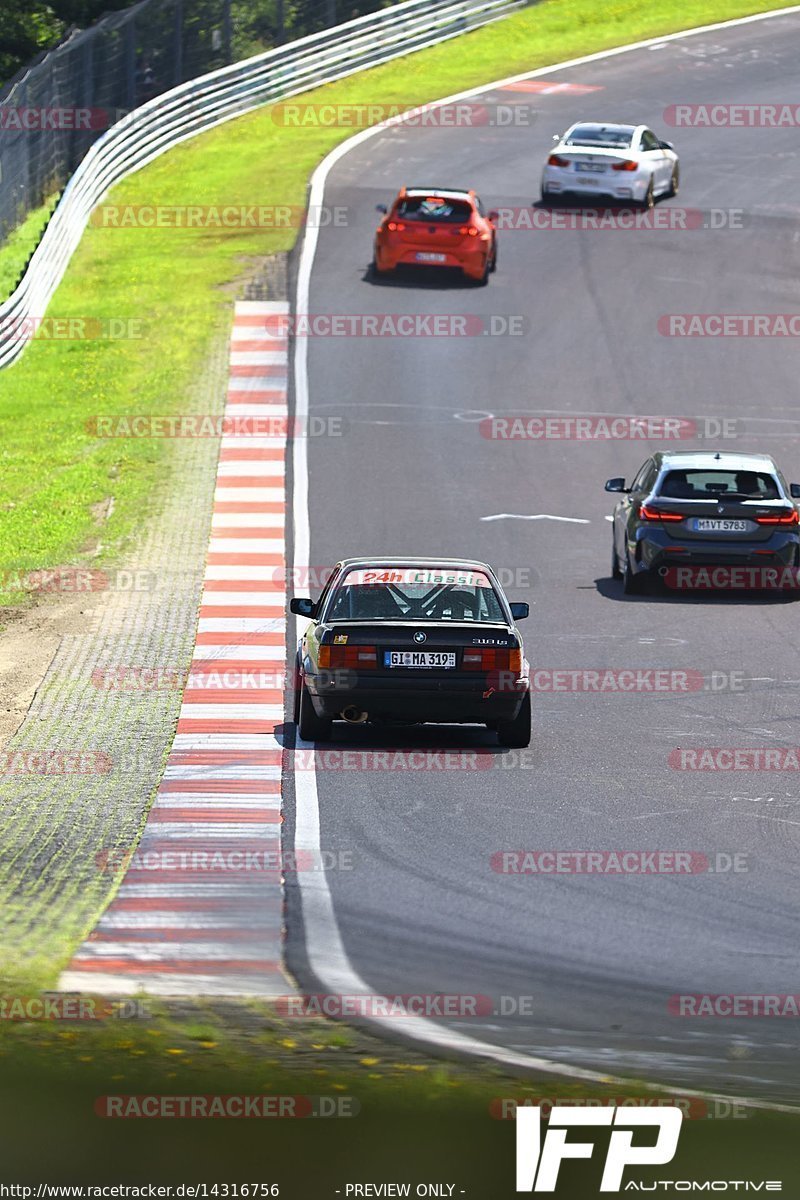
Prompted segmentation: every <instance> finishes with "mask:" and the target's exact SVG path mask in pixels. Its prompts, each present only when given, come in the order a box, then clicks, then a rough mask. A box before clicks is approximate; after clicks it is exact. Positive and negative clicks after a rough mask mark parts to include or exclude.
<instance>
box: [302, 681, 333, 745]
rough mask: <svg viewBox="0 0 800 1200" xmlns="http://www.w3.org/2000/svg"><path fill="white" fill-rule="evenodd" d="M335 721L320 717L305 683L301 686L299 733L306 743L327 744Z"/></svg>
mask: <svg viewBox="0 0 800 1200" xmlns="http://www.w3.org/2000/svg"><path fill="white" fill-rule="evenodd" d="M332 727H333V721H331V720H330V719H329V718H327V717H318V716H317V714H316V712H315V711H314V705H313V704H312V703H311V697H310V696H309V694H308V689H307V688H306V685H305V683H301V685H300V701H299V705H298V714H297V732H298V733H299V734H300V737H301V738H302V739H303V741H304V742H327V740H328V739H329V737H330V736H331V729H332Z"/></svg>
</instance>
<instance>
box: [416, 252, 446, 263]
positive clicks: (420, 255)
mask: <svg viewBox="0 0 800 1200" xmlns="http://www.w3.org/2000/svg"><path fill="white" fill-rule="evenodd" d="M416 259H417V262H446V261H447V255H446V254H431V253H429V251H427V250H419V251H418V252H417V255H416Z"/></svg>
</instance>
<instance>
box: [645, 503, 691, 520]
mask: <svg viewBox="0 0 800 1200" xmlns="http://www.w3.org/2000/svg"><path fill="white" fill-rule="evenodd" d="M639 516H640V517H641V518H642V520H643V521H682V520H683V513H676V512H662V511H660V510H659V509H657V508H649V507H648V505H646V504H643V505H642V506H641V508H640V509H639Z"/></svg>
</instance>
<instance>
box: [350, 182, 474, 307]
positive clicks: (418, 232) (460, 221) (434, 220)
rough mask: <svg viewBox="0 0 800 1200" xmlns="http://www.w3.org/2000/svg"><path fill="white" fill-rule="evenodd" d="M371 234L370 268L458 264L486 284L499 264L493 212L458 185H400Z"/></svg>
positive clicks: (380, 209) (381, 271) (381, 272)
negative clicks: (373, 235) (371, 256)
mask: <svg viewBox="0 0 800 1200" xmlns="http://www.w3.org/2000/svg"><path fill="white" fill-rule="evenodd" d="M378 212H382V213H384V214H385V215H384V218H383V220H382V221H381V223H380V225H379V226H378V229H377V232H376V235H375V252H374V257H373V260H372V266H373V270H374V271H375V273H376V274H378V275H385V274H388V272H389V271H393V270H395V268H396V267H398V266H418V267H422V266H425V267H430V266H432V267H460V268H461V270H462V271H463V272H464V274H465V275H466V276H467V278H468V279H471V280H473V282H475V283H477V284H485V283H488V282H489V275H490V273H491V272H492V271H494V270H495V268H496V267H497V231H496V229H495V221H496V220H497V213H496V212H490V213H487V212H485V211H484V208H483V205H482V204H481V201H480V199H479V197H478V196H476V194H475V192H473V191H468V192H465V191H461V190H460V189H458V188H429V187H408V188H403V189H402V190H401V192H400V194H399V196H398V197H397V199H396V200H395V202H394V204H393V205H392V207H391V209H389V210H387V208H386V206H385V205H384V204H379V205H378Z"/></svg>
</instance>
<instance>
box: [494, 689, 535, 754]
mask: <svg viewBox="0 0 800 1200" xmlns="http://www.w3.org/2000/svg"><path fill="white" fill-rule="evenodd" d="M497 740H498V742H499V743H500V745H501V746H514V747H517V748H519V749H522V748H523V747H524V746H529V745H530V741H531V694H530V692H526V693H525V699H524V700H523V701H522V704H521V705H520V710H519V712H518V713H517V715H516V717H515V718H514V720H513V721H498V723H497Z"/></svg>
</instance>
